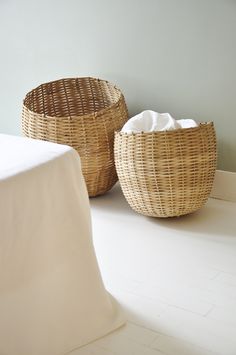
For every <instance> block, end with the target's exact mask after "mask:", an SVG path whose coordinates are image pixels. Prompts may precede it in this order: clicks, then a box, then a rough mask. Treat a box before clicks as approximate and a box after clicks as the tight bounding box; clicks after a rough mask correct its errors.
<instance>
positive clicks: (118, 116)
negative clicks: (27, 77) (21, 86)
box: [22, 77, 128, 196]
mask: <svg viewBox="0 0 236 355" xmlns="http://www.w3.org/2000/svg"><path fill="white" fill-rule="evenodd" d="M127 119H128V112H127V107H126V104H125V100H124V96H123V94H122V93H121V91H120V90H119V89H117V88H116V87H114V86H113V85H112V84H111V83H109V82H107V81H105V80H100V79H94V78H89V77H84V78H69V79H61V80H57V81H53V82H49V83H46V84H42V85H40V86H38V87H37V88H36V89H34V90H32V91H31V92H29V93H28V94H27V95H26V97H25V99H24V102H23V111H22V129H23V133H24V134H25V136H27V137H30V138H37V139H42V140H47V141H51V142H56V143H60V144H67V145H70V146H71V147H73V148H74V149H76V150H77V151H78V153H79V155H80V157H81V163H82V170H83V174H84V177H85V181H86V185H87V189H88V193H89V196H97V195H100V194H103V193H105V192H106V191H108V190H110V189H111V188H112V186H113V185H114V184H115V183H116V181H117V175H116V170H115V165H114V154H113V145H114V132H115V131H116V130H120V129H121V127H122V126H123V125H124V123H125V122H126V121H127Z"/></svg>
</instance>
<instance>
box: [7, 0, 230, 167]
mask: <svg viewBox="0 0 236 355" xmlns="http://www.w3.org/2000/svg"><path fill="white" fill-rule="evenodd" d="M0 50H1V52H0V80H1V82H0V85H1V92H0V131H1V132H3V133H12V134H20V111H21V101H22V99H23V97H24V95H25V93H26V92H27V91H29V90H30V89H31V88H33V87H35V86H37V85H39V84H40V83H42V82H45V81H49V80H54V79H57V78H61V77H69V76H87V75H89V76H96V77H100V78H104V79H107V80H110V81H112V82H113V83H115V84H117V85H118V86H119V87H120V88H121V89H122V90H123V92H124V94H125V97H126V100H127V104H128V107H129V111H130V114H134V113H137V112H139V111H141V110H144V109H153V110H156V111H159V112H170V113H171V114H172V115H173V116H174V117H176V118H190V117H191V118H194V119H196V120H197V121H209V120H213V121H214V122H215V126H216V131H217V136H218V149H219V164H218V168H220V169H224V170H230V171H236V159H235V155H236V139H235V138H236V117H235V116H236V98H235V96H236V95H235V91H236V90H235V87H236V1H235V0H145V1H141V0H140V1H138V0H119V1H114V0H83V1H82V0H40V1H36V0H0Z"/></svg>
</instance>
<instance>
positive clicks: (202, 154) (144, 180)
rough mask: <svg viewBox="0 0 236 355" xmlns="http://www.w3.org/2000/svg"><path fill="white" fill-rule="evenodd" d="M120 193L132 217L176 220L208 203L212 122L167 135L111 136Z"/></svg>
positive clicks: (211, 177)
mask: <svg viewBox="0 0 236 355" xmlns="http://www.w3.org/2000/svg"><path fill="white" fill-rule="evenodd" d="M114 152H115V164H116V170H117V174H118V178H119V180H120V184H121V188H122V191H123V193H124V195H125V197H126V199H127V201H128V203H129V205H130V206H131V207H132V208H133V209H134V210H135V211H137V212H139V213H142V214H144V215H147V216H153V217H173V216H181V215H185V214H188V213H191V212H194V211H196V210H198V209H199V208H200V207H202V206H203V205H204V203H205V202H206V201H207V198H208V196H209V194H210V191H211V188H212V184H213V180H214V174H215V170H216V136H215V130H214V126H213V123H212V122H210V123H202V124H200V125H199V126H198V127H195V128H186V129H178V130H174V131H166V132H150V133H136V134H126V133H121V132H116V134H115V151H114Z"/></svg>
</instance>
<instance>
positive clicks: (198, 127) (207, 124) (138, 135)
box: [115, 121, 214, 137]
mask: <svg viewBox="0 0 236 355" xmlns="http://www.w3.org/2000/svg"><path fill="white" fill-rule="evenodd" d="M206 126H214V122H213V121H209V122H200V123H199V124H198V126H197V127H189V128H178V129H173V130H171V131H168V130H166V131H152V132H132V133H127V132H121V131H115V135H116V136H121V137H133V136H136V137H143V136H151V135H154V136H156V135H164V134H165V135H166V134H168V135H171V134H175V133H176V132H191V131H198V130H200V129H202V128H203V127H206Z"/></svg>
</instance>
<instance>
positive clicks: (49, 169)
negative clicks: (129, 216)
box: [0, 134, 123, 355]
mask: <svg viewBox="0 0 236 355" xmlns="http://www.w3.org/2000/svg"><path fill="white" fill-rule="evenodd" d="M122 324H123V318H122V316H120V313H119V311H118V310H117V309H116V305H115V304H114V302H113V300H112V298H111V297H110V296H109V294H108V293H107V292H106V291H105V289H104V286H103V283H102V279H101V276H100V272H99V269H98V265H97V260H96V257H95V253H94V248H93V243H92V237H91V221H90V212H89V200H88V195H87V190H86V187H85V183H84V179H83V176H82V173H81V166H80V160H79V156H78V154H77V153H76V152H75V151H74V150H73V149H72V148H70V147H67V146H63V145H57V144H53V143H48V142H42V141H37V140H31V139H27V138H22V137H13V136H7V135H1V134H0V354H1V355H57V354H58V355H59V354H65V353H67V352H68V351H70V350H72V349H74V348H76V347H79V346H81V345H84V344H86V343H88V342H90V341H92V340H95V339H96V338H99V337H101V336H103V335H105V334H106V333H108V332H110V331H112V330H114V329H115V328H117V327H119V326H120V325H122Z"/></svg>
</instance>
